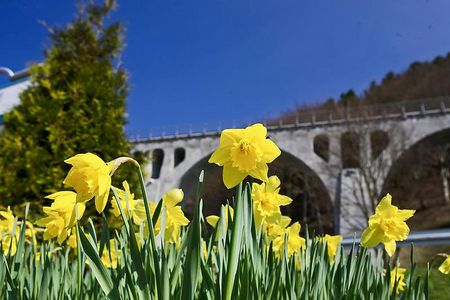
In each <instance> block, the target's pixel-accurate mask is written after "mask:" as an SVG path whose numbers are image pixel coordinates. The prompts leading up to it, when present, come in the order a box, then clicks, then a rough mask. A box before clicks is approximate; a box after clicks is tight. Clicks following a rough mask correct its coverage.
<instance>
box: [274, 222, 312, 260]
mask: <svg viewBox="0 0 450 300" xmlns="http://www.w3.org/2000/svg"><path fill="white" fill-rule="evenodd" d="M300 228H301V226H300V223H298V222H295V223H294V224H292V225H291V226H289V227H288V228H286V230H285V231H284V233H282V234H279V235H278V236H277V237H275V239H273V250H274V252H275V257H276V258H278V259H279V258H280V257H281V255H282V253H283V251H284V242H285V235H287V255H288V257H291V256H292V255H294V254H295V253H298V252H300V249H301V248H302V247H304V246H305V239H304V238H302V237H301V236H300Z"/></svg>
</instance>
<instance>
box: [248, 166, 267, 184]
mask: <svg viewBox="0 0 450 300" xmlns="http://www.w3.org/2000/svg"><path fill="white" fill-rule="evenodd" d="M268 172H269V167H268V166H267V164H266V163H259V164H258V165H257V166H256V168H254V169H253V170H251V171H250V172H248V173H249V175H250V176H252V177H253V178H256V179H259V180H261V181H264V182H267V181H269V178H268V177H267V173H268Z"/></svg>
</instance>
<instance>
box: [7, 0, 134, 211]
mask: <svg viewBox="0 0 450 300" xmlns="http://www.w3.org/2000/svg"><path fill="white" fill-rule="evenodd" d="M114 7H115V1H108V0H106V1H105V2H104V4H97V3H91V4H89V5H87V6H83V5H80V8H79V11H78V13H77V15H76V17H75V19H74V21H73V22H71V23H69V24H68V25H67V26H65V27H63V28H59V29H55V28H53V29H50V40H51V46H50V47H48V48H47V49H46V50H45V60H44V62H43V63H42V64H39V65H34V66H32V67H31V68H30V74H31V85H30V86H29V87H28V88H27V89H26V90H25V91H24V92H23V93H22V94H21V95H20V99H21V104H20V105H18V106H17V107H15V108H14V109H13V110H12V111H11V112H9V113H7V114H5V116H4V121H5V128H4V130H3V132H2V133H1V134H0V203H1V204H3V205H17V204H21V203H24V202H36V201H39V202H40V203H41V204H42V200H43V199H44V197H45V196H46V195H48V194H50V193H53V192H55V191H58V190H61V189H63V185H62V180H63V179H64V177H65V175H66V172H67V170H68V169H69V166H65V167H64V163H63V161H64V160H65V159H67V158H69V157H71V156H73V155H75V154H77V153H84V152H93V153H96V154H97V155H99V156H100V157H102V158H103V159H104V160H105V161H108V160H111V159H114V158H116V157H118V156H124V155H129V152H130V146H129V144H128V142H127V140H126V138H125V135H124V125H125V121H126V120H125V100H126V97H127V93H128V85H127V74H126V72H125V70H124V68H123V67H122V65H121V64H120V54H121V50H122V47H123V43H122V42H123V36H122V32H123V28H122V25H121V23H120V22H115V23H107V22H106V18H107V16H108V15H109V14H110V12H111V11H112V10H113V9H114ZM39 206H41V205H39Z"/></svg>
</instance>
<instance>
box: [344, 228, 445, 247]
mask: <svg viewBox="0 0 450 300" xmlns="http://www.w3.org/2000/svg"><path fill="white" fill-rule="evenodd" d="M360 241H361V237H360V236H355V237H344V239H343V240H342V243H341V244H342V246H343V247H344V248H345V249H348V248H351V247H352V246H353V243H355V244H356V245H358V244H359V243H360ZM411 243H413V244H414V245H415V246H442V245H450V228H445V229H433V230H422V231H412V232H411V233H410V234H409V235H408V238H407V239H406V240H405V241H401V242H397V246H399V247H409V246H410V245H411Z"/></svg>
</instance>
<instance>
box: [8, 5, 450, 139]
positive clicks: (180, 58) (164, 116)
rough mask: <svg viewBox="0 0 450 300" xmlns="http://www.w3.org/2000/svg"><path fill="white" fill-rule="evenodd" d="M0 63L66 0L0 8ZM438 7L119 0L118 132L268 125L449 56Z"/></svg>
mask: <svg viewBox="0 0 450 300" xmlns="http://www.w3.org/2000/svg"><path fill="white" fill-rule="evenodd" d="M0 11H1V17H0V66H7V67H10V68H12V69H13V70H19V69H23V68H25V67H26V66H27V65H28V64H29V63H30V62H33V61H35V62H36V61H37V62H38V61H40V60H42V58H43V54H42V53H43V49H44V48H45V46H46V45H48V44H49V40H48V37H47V30H46V29H45V28H44V27H43V26H42V25H41V24H40V23H39V21H41V20H42V21H46V22H47V23H48V24H49V25H52V26H55V25H64V24H65V23H67V22H68V21H70V20H71V19H72V17H73V15H74V13H75V1H67V0H65V1H61V0H13V1H11V0H0ZM449 12H450V1H448V0H428V1H426V0H402V1H400V0H364V1H362V0H254V1H248V0H127V1H125V0H119V7H118V9H117V10H116V11H115V12H114V14H113V16H112V19H114V20H121V21H123V23H124V24H125V27H126V28H127V31H126V33H125V34H126V40H125V42H126V49H125V51H124V54H123V62H124V65H125V67H126V69H127V70H128V71H129V73H130V80H129V83H130V88H131V90H130V95H129V99H128V113H129V117H128V121H129V124H128V125H127V131H128V132H129V133H132V134H135V133H136V132H138V131H141V134H144V133H145V132H146V131H147V130H148V129H150V128H156V131H158V130H160V129H161V128H162V127H166V126H167V127H172V128H173V126H175V125H179V126H181V127H184V128H186V126H187V124H194V125H196V126H198V125H202V124H203V123H208V124H216V122H217V120H223V124H224V125H225V126H227V125H228V126H229V125H231V124H232V122H233V120H238V121H254V120H258V119H262V118H267V117H269V116H276V115H278V114H280V113H282V112H284V111H287V110H289V109H292V108H293V107H295V106H296V105H301V104H304V103H312V102H316V101H321V100H324V99H326V98H328V97H338V96H339V94H340V93H341V92H343V91H346V90H348V89H350V88H353V89H355V90H356V91H357V92H361V91H362V90H363V89H364V88H366V87H367V86H368V85H369V83H370V81H372V80H376V81H378V82H379V81H380V79H381V78H382V77H383V76H384V75H385V74H386V73H387V72H388V71H396V72H399V71H402V70H404V69H405V68H406V67H407V66H408V65H409V64H410V63H412V62H414V61H424V60H431V59H433V58H434V57H435V56H437V55H446V54H447V53H448V52H449V51H450V18H449ZM4 81H5V79H4V78H0V83H2V82H3V83H4Z"/></svg>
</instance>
